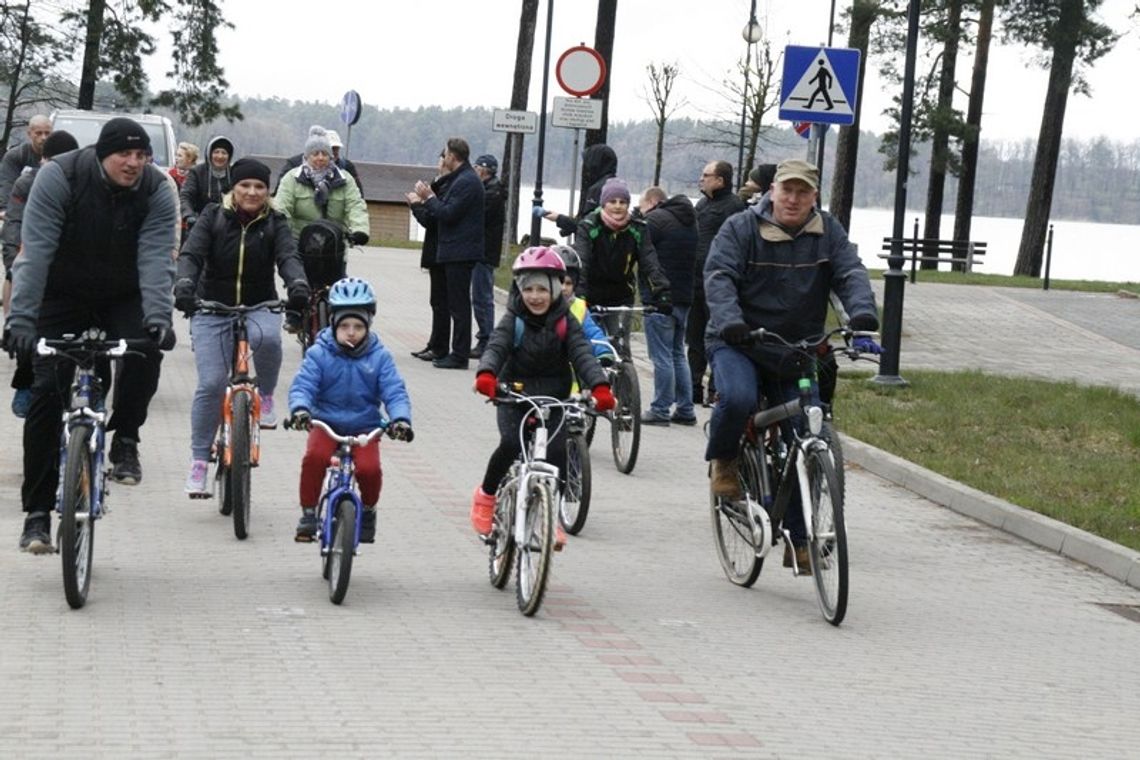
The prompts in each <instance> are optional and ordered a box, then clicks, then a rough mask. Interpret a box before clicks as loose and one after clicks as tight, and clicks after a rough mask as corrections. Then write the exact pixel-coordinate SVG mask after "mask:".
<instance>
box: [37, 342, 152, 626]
mask: <svg viewBox="0 0 1140 760" xmlns="http://www.w3.org/2000/svg"><path fill="white" fill-rule="evenodd" d="M153 345H154V344H153V343H152V342H151V341H149V340H145V339H137V340H124V339H121V338H120V339H115V340H107V335H106V333H105V332H103V331H102V330H100V329H98V328H95V327H91V328H88V329H87V330H85V331H84V332H82V333H80V334H79V335H73V334H69V335H64V336H63V337H62V338H40V340H39V342H38V343H37V344H36V353H37V354H38V355H40V356H56V357H58V358H60V359H64V360H66V361H69V362H71V363H73V364H75V366H76V370H77V371H76V373H75V377H74V378H73V380H72V382H71V392H70V399H69V402H68V406H67V410H66V411H65V412H64V420H63V421H64V425H63V431H62V433H61V434H60V447H59V462H60V464H59V466H60V471H61V472H62V473H63V477H62V478H61V479H60V484H59V490H58V491H57V493H56V504H55V509H56V512H57V513H58V514H59V526H58V529H57V536H56V546H57V547H58V548H59V553H60V556H61V558H62V565H63V593H64V596H65V597H67V604H68V605H69V606H70V607H71V608H72V609H79V608H80V607H82V606H83V605H84V604H86V603H87V594H88V592H89V591H90V588H91V569H92V564H93V563H94V556H95V521H96V520H99V519H100V518H102V517H103V516H104V515H105V514H107V513H108V512H109V511H110V510H109V509H108V507H107V504H106V496H107V477H108V470H105V469H104V467H103V465H104V461H105V457H104V449H105V442H106V429H105V425H106V422H107V417H108V415H107V412H106V410H105V408H104V402H105V397H106V394H105V392H104V388H103V380H102V379H101V378H100V376H99V373H98V371H97V369H96V365H97V364H98V363H99V362H100V361H103V360H106V359H112V360H113V359H120V358H122V357H124V356H126V355H127V354H130V353H141V351H138V349H146V348H151V347H153Z"/></svg>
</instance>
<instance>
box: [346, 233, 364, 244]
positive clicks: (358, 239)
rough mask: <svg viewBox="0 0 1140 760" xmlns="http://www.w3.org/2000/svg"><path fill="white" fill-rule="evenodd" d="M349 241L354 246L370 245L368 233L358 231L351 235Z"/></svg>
mask: <svg viewBox="0 0 1140 760" xmlns="http://www.w3.org/2000/svg"><path fill="white" fill-rule="evenodd" d="M348 239H349V240H351V241H352V244H353V245H365V244H367V243H368V233H367V232H362V231H361V230H357V231H356V232H352V233H349V235H348Z"/></svg>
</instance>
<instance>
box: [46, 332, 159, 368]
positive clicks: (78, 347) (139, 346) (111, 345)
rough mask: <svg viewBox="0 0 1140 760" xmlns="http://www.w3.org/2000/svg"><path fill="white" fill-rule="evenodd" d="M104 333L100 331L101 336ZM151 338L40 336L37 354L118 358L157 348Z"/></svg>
mask: <svg viewBox="0 0 1140 760" xmlns="http://www.w3.org/2000/svg"><path fill="white" fill-rule="evenodd" d="M102 335H103V333H102V332H100V333H99V336H102ZM155 347H156V346H155V344H154V341H152V340H151V339H150V338H110V339H109V338H106V337H98V336H95V335H90V334H88V333H84V334H82V335H73V336H67V335H65V336H64V337H62V338H40V339H39V340H38V341H37V342H36V354H38V355H39V356H61V357H63V358H66V359H71V360H72V361H79V360H80V358H81V357H87V358H90V359H97V358H103V357H106V358H110V359H118V358H121V357H123V356H126V355H127V354H141V353H142V352H143V351H146V350H149V349H153V348H155Z"/></svg>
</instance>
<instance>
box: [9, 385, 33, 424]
mask: <svg viewBox="0 0 1140 760" xmlns="http://www.w3.org/2000/svg"><path fill="white" fill-rule="evenodd" d="M31 406H32V389H31V388H21V389H20V390H18V391H16V392H15V393H14V394H13V395H12V414H14V415H16V416H17V417H21V418H22V417H27V416H28V409H30V408H31Z"/></svg>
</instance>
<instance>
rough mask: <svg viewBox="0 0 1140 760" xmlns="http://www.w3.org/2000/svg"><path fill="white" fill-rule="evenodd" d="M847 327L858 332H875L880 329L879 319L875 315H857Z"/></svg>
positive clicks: (849, 321)
mask: <svg viewBox="0 0 1140 760" xmlns="http://www.w3.org/2000/svg"><path fill="white" fill-rule="evenodd" d="M847 326H848V327H850V328H851V329H852V330H854V331H856V332H874V331H875V330H878V329H879V318H878V317H876V316H875V315H874V314H856V315H855V316H853V317H851V319H850V320H848V322H847Z"/></svg>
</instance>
